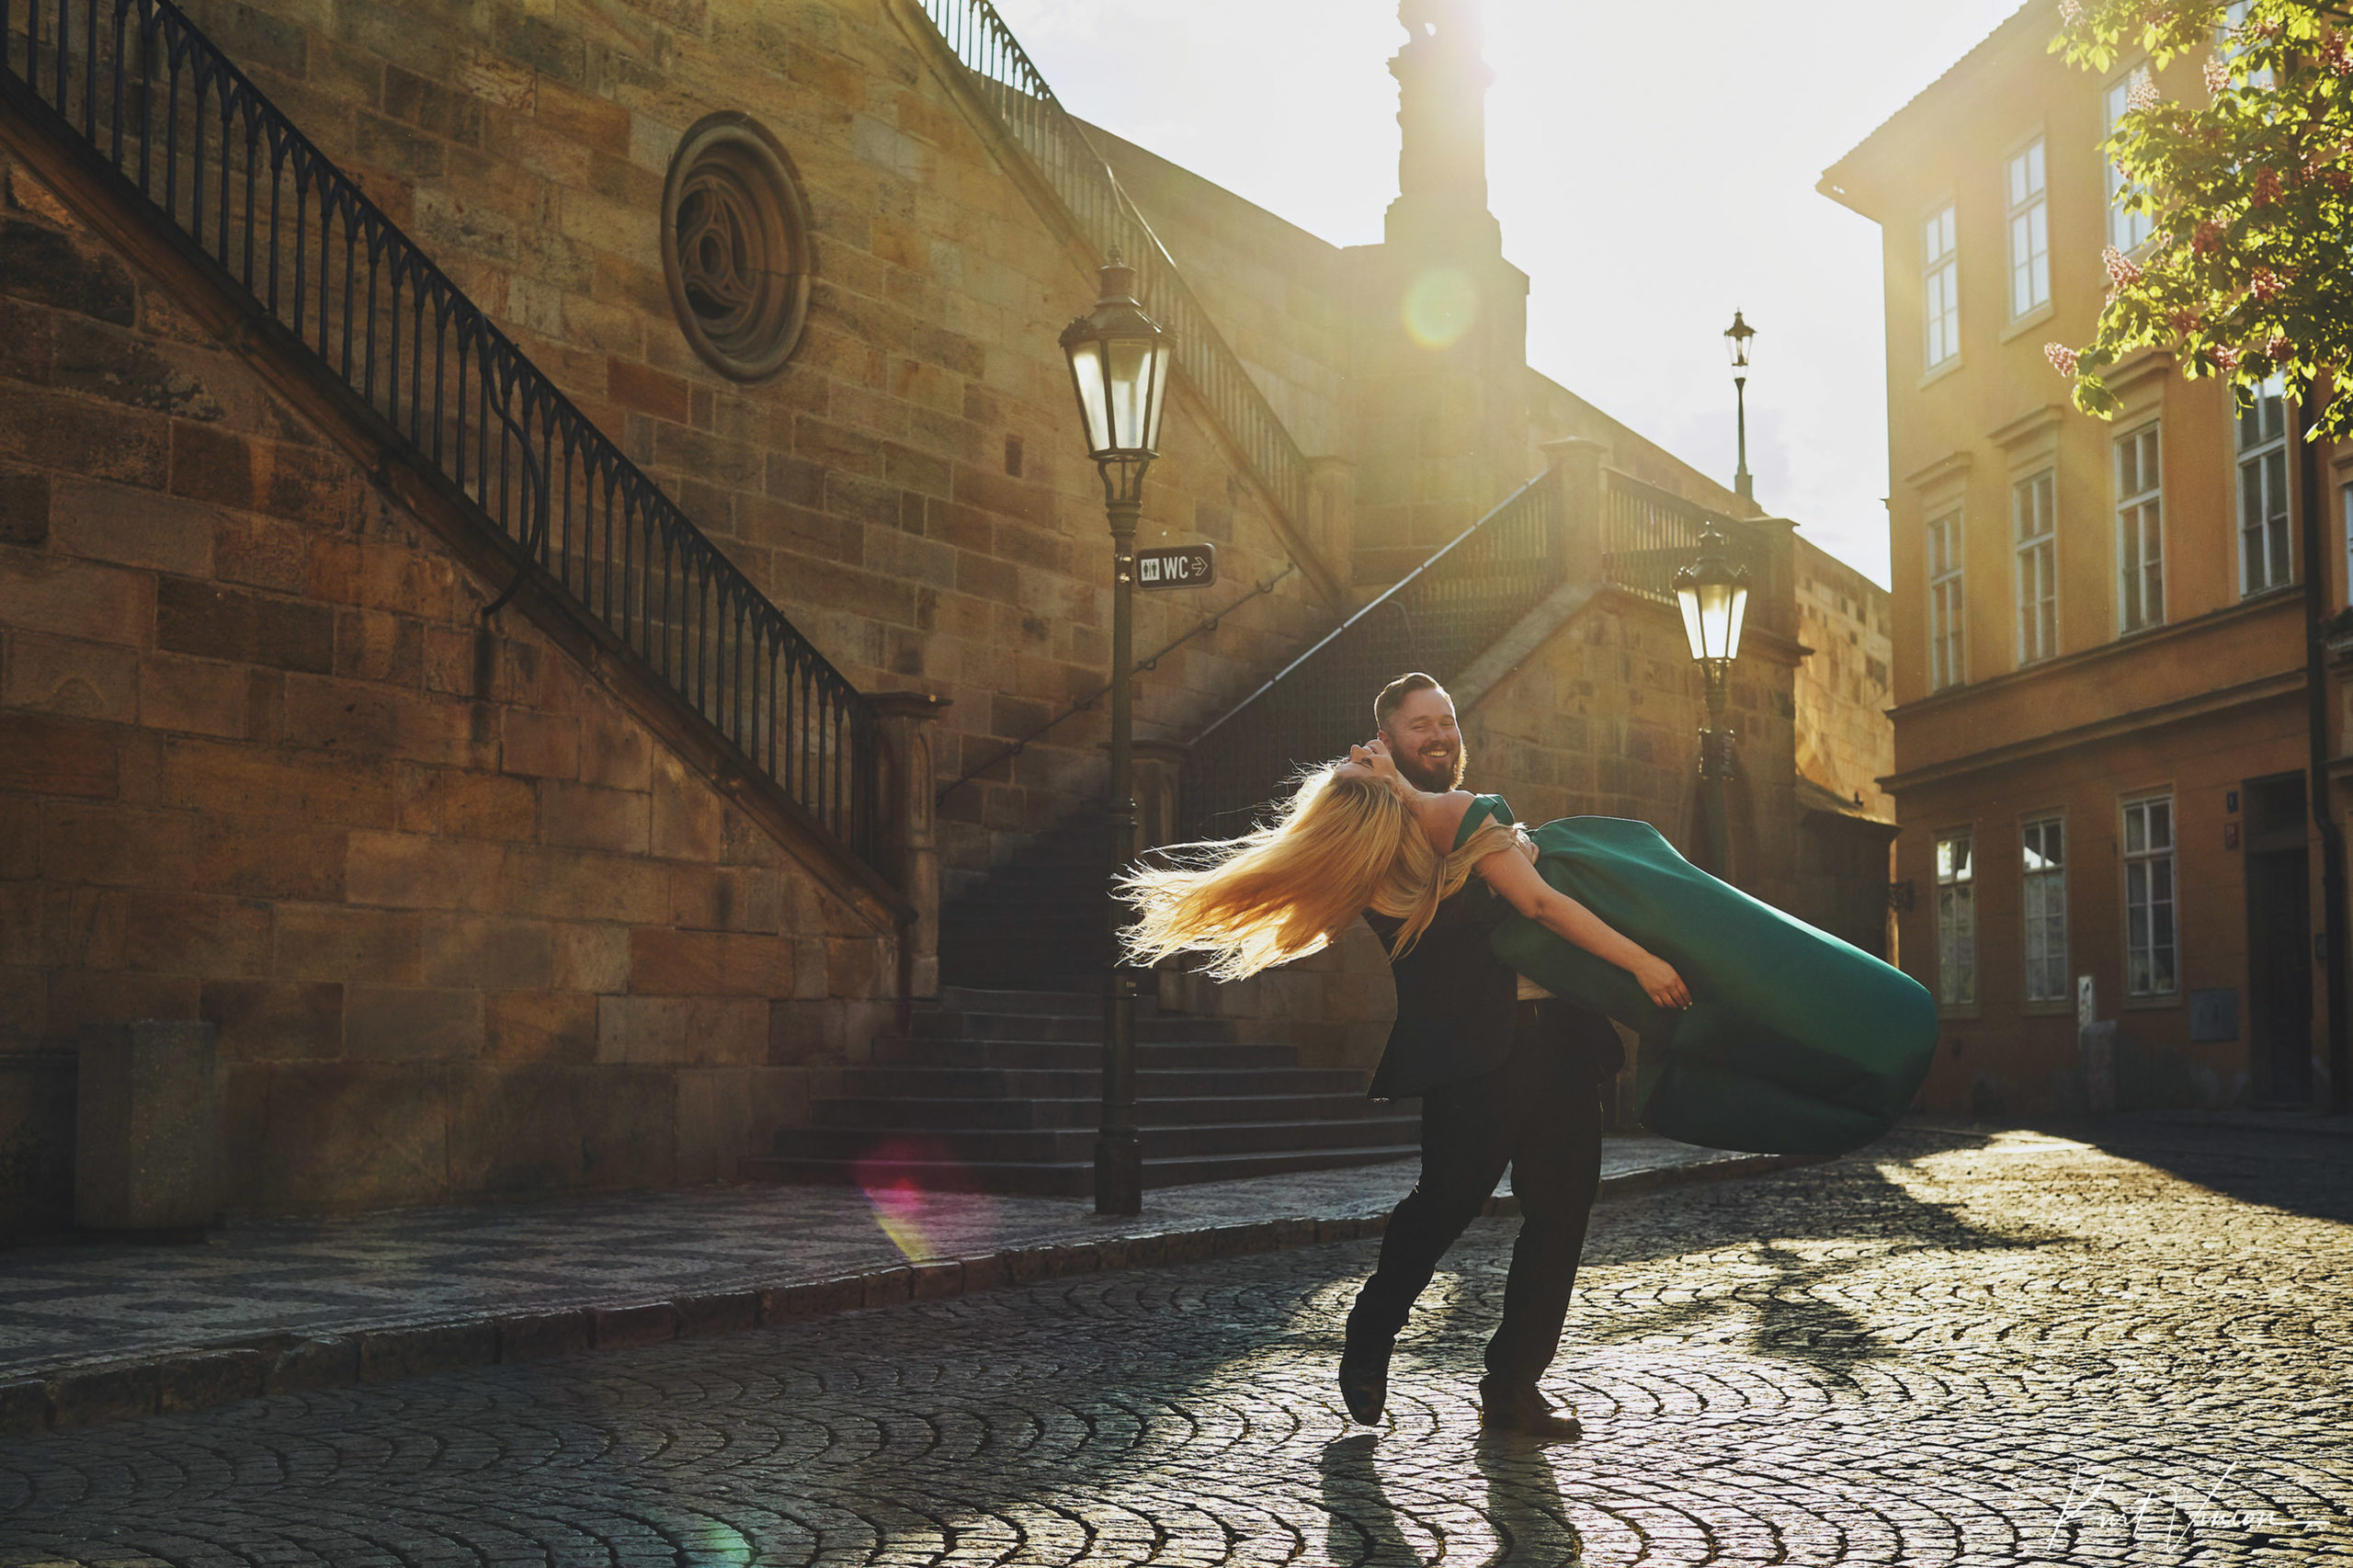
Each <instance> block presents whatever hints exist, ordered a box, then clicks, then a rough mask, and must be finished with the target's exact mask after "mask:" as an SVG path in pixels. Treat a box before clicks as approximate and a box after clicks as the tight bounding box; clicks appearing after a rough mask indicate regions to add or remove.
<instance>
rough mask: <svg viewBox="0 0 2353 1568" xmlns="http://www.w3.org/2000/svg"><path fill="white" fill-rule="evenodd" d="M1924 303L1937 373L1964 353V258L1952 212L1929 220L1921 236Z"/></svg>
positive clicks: (1930, 362)
mask: <svg viewBox="0 0 2353 1568" xmlns="http://www.w3.org/2000/svg"><path fill="white" fill-rule="evenodd" d="M1920 273H1921V283H1920V301H1921V308H1922V310H1923V312H1924V313H1925V318H1926V325H1927V349H1926V354H1925V363H1926V364H1927V369H1931V370H1933V369H1936V368H1937V367H1938V366H1939V365H1941V364H1943V363H1944V362H1945V361H1946V360H1948V359H1949V358H1952V357H1953V356H1954V355H1956V354H1958V353H1960V352H1961V258H1960V256H1959V255H1958V253H1957V252H1956V250H1955V248H1954V245H1953V225H1952V209H1951V208H1950V207H1947V208H1946V209H1945V210H1943V211H1941V212H1939V213H1938V214H1937V215H1936V216H1935V217H1933V218H1931V219H1929V220H1928V222H1927V225H1926V226H1925V227H1924V228H1923V229H1922V231H1921V235H1920Z"/></svg>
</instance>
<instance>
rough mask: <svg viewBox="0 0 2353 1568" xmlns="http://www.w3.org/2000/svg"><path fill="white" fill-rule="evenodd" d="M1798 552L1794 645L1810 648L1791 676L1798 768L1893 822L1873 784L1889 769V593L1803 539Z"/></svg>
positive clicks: (1887, 798) (1887, 802)
mask: <svg viewBox="0 0 2353 1568" xmlns="http://www.w3.org/2000/svg"><path fill="white" fill-rule="evenodd" d="M1797 550H1798V557H1797V574H1798V628H1799V631H1798V640H1799V641H1800V642H1803V643H1804V644H1805V645H1806V646H1807V647H1809V648H1811V649H1813V655H1812V656H1811V657H1809V658H1808V659H1807V660H1806V662H1805V664H1804V665H1803V666H1802V668H1800V670H1799V672H1798V687H1797V695H1798V711H1799V713H1800V714H1801V715H1802V719H1803V722H1802V725H1801V726H1800V729H1799V734H1798V771H1799V772H1801V773H1802V774H1804V775H1805V776H1806V777H1807V778H1811V779H1813V781H1814V782H1815V783H1817V784H1819V785H1821V786H1822V787H1823V788H1824V789H1825V790H1830V791H1831V792H1832V793H1833V794H1835V795H1837V796H1838V797H1839V798H1840V799H1842V800H1847V801H1855V803H1856V804H1857V805H1858V806H1859V808H1860V809H1861V810H1863V811H1865V812H1870V814H1871V815H1872V816H1875V817H1878V818H1881V820H1883V821H1887V822H1893V821H1894V820H1895V799H1894V797H1893V796H1892V795H1890V794H1888V793H1887V791H1886V790H1882V789H1881V788H1880V785H1879V781H1880V780H1881V778H1885V777H1887V776H1888V775H1889V774H1891V773H1893V772H1894V771H1895V722H1894V721H1893V720H1892V719H1890V718H1889V717H1888V710H1889V709H1890V708H1891V707H1893V705H1894V701H1895V697H1894V692H1893V688H1892V687H1890V685H1889V670H1890V668H1891V666H1892V663H1893V657H1894V645H1893V642H1892V640H1891V638H1890V636H1889V631H1888V612H1889V597H1888V591H1887V590H1886V589H1885V588H1882V587H1881V586H1880V585H1878V584H1877V583H1874V582H1872V581H1871V580H1870V578H1869V577H1866V576H1864V575H1863V574H1861V573H1860V572H1858V571H1856V570H1855V569H1854V568H1853V567H1852V566H1849V565H1847V563H1846V562H1843V561H1841V560H1839V559H1838V558H1837V557H1836V556H1834V555H1832V554H1830V553H1829V552H1827V551H1824V550H1821V549H1819V548H1818V547H1816V546H1815V545H1813V544H1812V543H1810V542H1808V541H1807V540H1798V541H1797ZM1857 797H1860V799H1859V800H1858V799H1857Z"/></svg>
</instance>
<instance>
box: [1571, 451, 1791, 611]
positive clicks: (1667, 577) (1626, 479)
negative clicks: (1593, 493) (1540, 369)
mask: <svg viewBox="0 0 2353 1568" xmlns="http://www.w3.org/2000/svg"><path fill="white" fill-rule="evenodd" d="M1710 517H1713V518H1714V519H1715V522H1716V526H1717V528H1721V529H1722V531H1723V534H1724V552H1725V553H1726V554H1727V555H1729V556H1730V557H1731V558H1732V561H1733V564H1734V565H1735V566H1745V567H1746V568H1747V569H1748V574H1749V576H1750V578H1751V580H1752V581H1751V586H1750V592H1749V607H1750V608H1749V623H1750V624H1751V625H1754V626H1760V627H1766V628H1768V629H1770V630H1774V631H1781V630H1785V629H1784V628H1783V627H1781V625H1780V624H1779V621H1780V614H1779V596H1778V595H1776V594H1775V592H1774V591H1773V580H1772V562H1771V558H1770V554H1769V552H1768V551H1767V550H1766V549H1765V546H1764V542H1763V541H1762V540H1759V539H1757V537H1756V529H1755V527H1754V526H1753V525H1752V524H1750V523H1748V522H1747V521H1745V519H1743V518H1739V517H1726V516H1724V515H1723V514H1722V513H1721V512H1711V511H1710V510H1709V509H1708V508H1707V507H1705V506H1700V505H1699V503H1698V502H1696V501H1691V500H1687V499H1685V498H1684V497H1683V496H1680V495H1677V494H1675V492H1673V491H1671V490H1662V489H1660V488H1659V487H1658V486H1657V485H1655V484H1646V483H1643V481H1641V480H1639V479H1636V478H1634V477H1633V476H1632V475H1631V474H1625V473H1620V472H1617V471H1616V470H1615V469H1604V470H1603V471H1602V496H1601V580H1602V581H1603V582H1605V583H1607V584H1608V585H1611V586H1612V587H1617V588H1623V589H1625V590H1626V591H1627V592H1628V593H1631V594H1638V595H1640V596H1641V597H1643V598H1646V599H1651V600H1654V601H1655V602H1657V603H1659V604H1663V605H1673V604H1674V603H1675V602H1676V599H1675V574H1677V572H1679V571H1681V570H1682V569H1683V568H1684V567H1686V566H1688V565H1690V564H1691V563H1692V562H1693V561H1695V560H1697V559H1698V558H1699V534H1700V532H1701V530H1702V529H1704V528H1706V527H1707V524H1708V519H1709V518H1710Z"/></svg>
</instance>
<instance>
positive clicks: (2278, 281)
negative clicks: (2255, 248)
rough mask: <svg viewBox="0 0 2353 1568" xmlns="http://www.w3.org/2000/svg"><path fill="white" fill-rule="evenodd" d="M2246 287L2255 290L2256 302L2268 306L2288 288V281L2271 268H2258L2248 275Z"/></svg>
mask: <svg viewBox="0 0 2353 1568" xmlns="http://www.w3.org/2000/svg"><path fill="white" fill-rule="evenodd" d="M2246 286H2247V287H2248V288H2249V289H2250V290H2254V293H2255V297H2256V300H2258V301H2261V302H2263V303H2264V304H2267V305H2268V304H2269V303H2270V302H2271V301H2274V300H2276V299H2278V298H2279V291H2280V290H2282V289H2285V288H2286V287H2287V286H2288V280H2287V279H2286V278H2282V277H2280V276H2279V273H2277V272H2275V271H2273V270H2272V269H2271V268H2270V267H2256V269H2255V270H2254V271H2253V272H2250V273H2248V274H2247V278H2246Z"/></svg>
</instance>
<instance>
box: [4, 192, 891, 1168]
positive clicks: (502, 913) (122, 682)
mask: <svg viewBox="0 0 2353 1568" xmlns="http://www.w3.org/2000/svg"><path fill="white" fill-rule="evenodd" d="M0 191H5V198H0V199H5V207H0V1049H5V1050H7V1051H19V1052H23V1051H39V1050H40V1049H41V1048H43V1047H51V1048H56V1047H63V1046H68V1045H70V1044H71V1043H72V1042H73V1041H74V1037H75V1031H76V1029H77V1028H78V1026H80V1025H82V1024H85V1023H109V1022H119V1021H123V1020H127V1019H131V1018H143V1017H156V1018H198V1017H201V1018H206V1019H209V1020H210V1021H212V1022H214V1023H215V1024H217V1025H218V1026H219V1028H220V1049H221V1053H222V1062H223V1070H222V1071H223V1085H222V1088H223V1096H222V1106H223V1108H224V1109H223V1136H222V1142H223V1146H224V1148H226V1149H228V1150H229V1151H231V1152H232V1153H231V1157H230V1162H229V1170H228V1172H227V1192H228V1200H229V1201H230V1203H231V1204H232V1205H233V1206H234V1207H236V1208H240V1209H248V1210H273V1209H284V1208H290V1207H295V1206H301V1207H305V1208H343V1207H358V1206H369V1207H372V1206H381V1205H386V1204H397V1203H415V1202H430V1201H443V1200H447V1199H452V1198H457V1197H461V1196H466V1195H472V1194H478V1193H494V1192H516V1191H527V1190H534V1189H543V1188H551V1187H642V1186H666V1185H671V1184H675V1183H680V1182H690V1181H697V1180H708V1179H710V1178H712V1177H715V1176H722V1175H732V1174H733V1169H734V1161H735V1158H736V1157H737V1156H739V1155H741V1154H742V1153H745V1152H747V1151H749V1150H752V1149H761V1150H765V1149H766V1148H767V1147H768V1146H770V1145H771V1143H772V1142H773V1141H774V1139H775V1137H776V1134H777V1132H778V1131H779V1129H783V1128H787V1127H790V1126H791V1125H793V1124H795V1123H797V1122H800V1121H802V1120H804V1119H805V1117H804V1116H803V1113H802V1107H803V1106H804V1105H805V1100H806V1096H807V1090H808V1084H809V1080H810V1077H811V1074H814V1073H821V1072H823V1071H824V1069H825V1067H826V1066H827V1064H829V1063H833V1062H839V1061H842V1060H844V1059H846V1058H849V1057H853V1056H856V1055H858V1053H860V1052H861V1051H863V1049H864V1045H865V1041H866V1040H867V1039H868V1038H870V1035H871V1033H872V1031H873V1030H874V1029H875V1028H877V1027H878V1026H879V1025H881V1023H883V1022H885V1021H887V1019H888V1017H889V1016H890V1006H891V1005H890V1004H889V1003H888V1002H886V1001H884V1000H883V999H882V998H884V997H885V996H886V994H888V987H889V984H890V983H891V981H892V978H893V974H894V966H895V962H896V950H895V937H894V935H893V933H892V930H891V928H890V926H889V925H888V924H887V922H884V923H882V924H881V925H880V926H878V925H877V924H876V923H875V922H874V921H873V920H872V919H870V917H869V916H867V915H862V914H860V913H859V912H858V911H857V910H856V909H854V908H853V907H851V906H850V905H849V904H848V903H845V902H844V901H843V900H842V899H840V898H837V897H835V895H834V894H833V893H832V892H828V891H827V889H826V887H825V885H824V884H823V883H822V882H821V881H820V880H819V879H818V878H817V877H815V876H813V875H812V874H811V873H810V872H809V871H808V870H806V869H803V868H802V867H801V865H800V864H799V863H798V862H796V861H795V860H794V859H792V858H791V857H790V856H789V855H788V854H787V853H786V852H785V850H784V849H783V848H782V847H781V846H779V844H778V843H777V842H776V841H775V840H774V839H772V838H770V837H769V836H767V835H766V834H765V833H764V832H763V831H762V830H760V829H759V828H757V827H756V826H755V825H754V823H753V821H752V819H750V818H749V817H747V816H746V815H745V812H743V811H742V810H741V809H739V808H737V807H735V806H733V805H731V804H730V803H729V802H728V801H726V800H725V799H724V798H723V797H722V795H720V794H719V793H717V792H716V791H715V790H713V788H712V787H711V786H710V784H709V783H707V782H705V781H704V780H703V779H702V778H698V777H693V776H690V775H689V774H688V772H687V771H686V769H685V768H683V767H681V766H680V764H679V762H678V761H677V759H676V756H674V755H673V754H672V753H670V752H669V751H667V750H665V747H664V746H663V744H661V743H660V742H659V741H658V740H656V739H655V738H654V735H653V734H652V733H650V732H649V731H648V729H647V728H646V727H645V725H644V724H642V723H641V722H639V721H638V720H637V719H636V718H634V717H632V715H631V712H629V711H626V710H624V709H623V708H622V707H621V706H620V705H619V704H618V703H617V702H616V701H615V700H614V699H612V697H610V696H609V695H608V693H607V692H606V690H605V689H604V688H603V687H600V686H599V685H598V684H597V681H596V680H594V679H593V678H591V677H590V676H587V675H586V674H585V671H584V669H583V667H582V666H581V665H578V664H576V663H575V662H574V660H573V659H572V658H570V657H569V656H568V655H566V654H564V653H562V652H561V651H559V649H558V648H557V647H556V646H554V645H553V644H551V642H549V641H548V639H547V638H545V637H544V636H541V635H540V634H539V633H538V632H536V631H533V630H532V629H531V628H530V627H529V625H527V624H526V623H524V622H523V621H522V619H521V618H520V617H519V615H518V614H517V612H516V611H513V610H508V611H506V612H503V613H502V614H501V615H500V616H499V617H498V618H496V619H494V620H493V621H491V622H487V623H485V622H484V621H483V619H481V613H480V612H481V611H482V609H483V606H484V605H485V603H486V602H487V601H488V600H489V598H490V597H492V594H493V592H494V590H493V589H491V588H488V587H486V586H485V585H483V583H482V582H480V581H477V580H475V579H474V578H472V576H471V575H470V574H468V572H467V571H466V570H465V569H464V568H463V567H461V566H460V564H459V563H458V562H456V561H455V560H454V559H453V558H452V557H451V555H450V554H449V551H448V550H447V548H446V547H445V546H443V545H442V544H441V543H440V542H439V540H438V536H436V535H434V534H432V533H430V532H429V531H428V530H427V529H426V528H424V527H423V526H422V525H420V524H419V523H418V522H416V521H415V520H414V519H413V518H412V517H409V516H407V515H406V514H404V512H402V511H400V510H399V509H397V508H396V507H395V506H393V505H392V503H391V502H389V501H388V500H387V499H386V498H385V497H384V496H383V495H382V494H381V493H379V492H378V491H377V490H375V489H373V488H372V487H370V485H369V483H367V481H366V480H365V478H364V477H363V475H362V474H361V473H360V472H358V469H357V468H356V466H355V465H353V464H352V463H351V462H350V461H349V460H347V459H346V458H345V457H344V456H343V455H342V454H341V452H340V451H339V450H338V449H332V448H330V447H328V446H326V445H324V443H323V442H322V440H321V438H320V436H319V433H318V432H317V430H316V429H315V428H313V426H310V425H309V424H308V423H307V422H306V421H305V419H304V418H303V417H302V416H301V415H300V414H299V413H297V412H296V411H295V410H293V409H291V408H290V407H289V406H287V405H286V404H285V403H282V402H280V401H279V400H278V399H277V398H276V397H274V396H272V395H271V394H269V393H268V392H266V391H265V390H264V389H263V386H262V384H261V382H260V381H259V380H258V378H257V377H256V375H255V373H254V372H253V371H252V370H251V369H249V368H248V367H246V366H245V365H244V363H242V362H241V361H239V360H237V359H235V358H232V357H231V356H230V355H229V354H228V353H227V352H225V351H224V350H223V349H222V347H221V346H220V345H219V344H217V343H215V342H214V341H212V340H210V338H209V337H208V336H206V335H203V334H201V333H199V332H197V331H195V330H193V329H192V327H191V325H190V322H189V319H188V316H187V315H186V314H185V313H183V312H182V311H181V310H180V308H179V307H178V306H177V305H176V303H175V301H173V300H172V299H170V298H169V297H167V296H166V295H165V293H164V292H163V291H162V290H160V289H159V288H157V287H156V286H154V285H153V284H152V283H151V282H150V281H148V280H147V279H146V278H143V277H142V276H141V275H139V274H138V273H136V272H135V271H134V270H133V269H132V268H131V267H130V266H129V265H127V264H126V263H125V262H124V261H123V260H122V259H121V258H120V257H119V256H117V255H115V254H113V253H112V252H110V251H109V250H108V249H107V248H105V247H104V246H102V245H100V244H98V243H97V241H96V240H94V239H93V237H92V236H91V235H90V234H88V233H86V232H84V231H82V230H81V229H80V228H79V227H78V226H77V225H76V224H75V223H74V221H73V220H72V218H71V217H70V216H69V215H68V213H67V210H66V209H65V208H64V207H63V205H61V203H60V202H59V201H58V200H57V199H56V198H55V196H54V194H53V193H51V192H50V191H49V190H47V189H45V188H44V187H40V186H39V185H38V184H36V183H34V182H33V181H32V180H31V179H30V178H29V177H28V176H27V175H26V174H25V173H24V171H23V170H22V169H21V168H16V167H0ZM19 1076H23V1075H21V1074H20V1075H19ZM34 1077H38V1074H35V1075H34ZM34 1077H28V1078H26V1082H28V1083H31V1082H33V1081H34ZM42 1092H44V1093H48V1092H50V1091H49V1090H46V1089H45V1090H43V1091H42ZM19 1097H21V1096H19ZM0 1131H5V1130H0Z"/></svg>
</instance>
